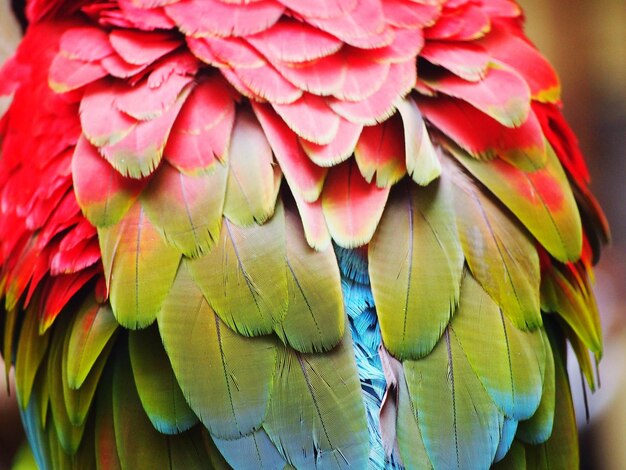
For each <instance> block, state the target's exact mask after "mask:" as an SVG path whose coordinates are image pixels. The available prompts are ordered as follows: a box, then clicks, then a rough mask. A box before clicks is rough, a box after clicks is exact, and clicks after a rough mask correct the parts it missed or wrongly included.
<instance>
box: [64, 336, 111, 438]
mask: <svg viewBox="0 0 626 470" xmlns="http://www.w3.org/2000/svg"><path fill="white" fill-rule="evenodd" d="M73 328H74V325H72V326H70V328H69V330H68V331H71V330H72V329H73ZM70 340H71V336H70V335H69V334H68V333H66V334H65V338H64V341H63V347H62V353H61V378H62V383H61V385H62V390H63V399H64V403H65V409H66V410H67V417H68V419H69V422H70V423H71V424H72V425H73V426H79V427H81V426H85V425H86V420H87V416H88V414H89V409H90V408H91V404H92V402H93V400H94V396H95V393H96V389H97V387H98V385H99V382H100V377H101V376H102V371H103V370H104V367H105V365H106V363H107V359H108V357H109V353H110V352H111V347H112V345H113V342H109V343H107V344H106V345H105V346H104V348H103V350H102V351H101V352H100V354H99V355H98V357H97V359H96V361H95V363H94V364H93V366H92V367H91V370H90V371H89V374H88V375H87V377H86V378H85V380H84V381H83V383H82V384H81V386H80V387H79V388H75V387H72V386H71V385H70V383H69V377H68V376H69V374H68V363H69V360H70V356H69V343H70ZM85 446H86V444H85V443H84V440H83V443H82V445H81V448H84V447H85ZM77 450H78V449H77Z"/></svg>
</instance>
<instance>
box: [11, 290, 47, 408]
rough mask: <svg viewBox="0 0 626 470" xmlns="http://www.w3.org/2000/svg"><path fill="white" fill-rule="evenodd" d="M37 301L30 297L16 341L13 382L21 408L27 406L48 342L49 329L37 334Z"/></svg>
mask: <svg viewBox="0 0 626 470" xmlns="http://www.w3.org/2000/svg"><path fill="white" fill-rule="evenodd" d="M38 303H39V299H38V297H37V298H34V299H32V300H31V302H30V305H29V307H28V308H27V309H26V311H25V312H24V313H23V315H24V322H23V323H22V329H21V331H20V337H19V340H18V342H17V355H16V358H15V384H16V389H17V401H18V403H19V404H20V406H21V407H22V409H25V408H26V407H27V406H28V402H29V400H30V394H31V391H32V389H33V383H34V381H35V375H36V374H37V370H38V369H39V366H40V365H41V363H42V361H43V360H44V357H45V355H46V352H47V350H48V343H49V342H50V333H49V330H46V332H45V333H43V334H39V316H38V314H37V308H36V305H37V304H38Z"/></svg>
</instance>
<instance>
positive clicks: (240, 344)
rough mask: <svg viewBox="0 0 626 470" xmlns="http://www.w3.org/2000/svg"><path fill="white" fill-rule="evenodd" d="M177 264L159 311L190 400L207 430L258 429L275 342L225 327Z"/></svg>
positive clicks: (226, 433)
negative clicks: (241, 333)
mask: <svg viewBox="0 0 626 470" xmlns="http://www.w3.org/2000/svg"><path fill="white" fill-rule="evenodd" d="M186 265H187V263H183V264H182V265H181V267H180V270H179V272H178V275H177V276H176V280H175V281H174V285H173V286H172V290H171V292H170V294H169V296H168V298H167V299H166V300H165V302H164V304H163V309H162V311H161V312H160V313H159V315H158V319H157V321H158V325H159V331H160V333H161V337H162V339H163V344H164V346H165V350H166V351H167V355H168V356H169V358H170V362H171V364H172V368H173V370H174V373H175V375H176V378H177V379H178V383H179V384H180V387H181V389H182V391H183V394H184V395H185V398H186V399H187V401H188V402H189V405H190V406H191V408H192V409H193V410H194V412H195V413H196V415H198V417H199V418H200V420H201V421H202V423H203V424H204V425H205V426H206V427H207V428H208V429H209V431H210V432H211V434H213V435H215V436H218V437H221V438H225V439H234V438H239V437H241V436H244V435H246V434H248V433H250V432H251V431H253V430H255V429H258V428H259V427H260V426H261V423H262V422H263V418H264V417H265V412H266V408H267V402H268V401H269V395H270V390H271V387H272V376H273V372H274V364H275V360H276V346H275V342H274V341H273V340H272V339H271V338H268V337H261V338H246V337H244V336H241V335H239V334H237V333H235V332H234V331H232V330H231V329H229V328H228V327H227V326H226V325H225V324H224V323H223V322H222V321H221V320H220V319H219V317H218V316H217V315H216V314H215V312H214V311H213V310H212V309H211V307H209V305H208V304H207V302H206V300H205V298H204V296H203V295H202V292H201V291H200V289H199V288H198V286H197V285H196V284H195V282H194V281H193V279H192V278H191V276H190V274H189V272H188V270H187V267H186Z"/></svg>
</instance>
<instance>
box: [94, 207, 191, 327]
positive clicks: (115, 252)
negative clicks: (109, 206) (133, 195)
mask: <svg viewBox="0 0 626 470" xmlns="http://www.w3.org/2000/svg"><path fill="white" fill-rule="evenodd" d="M98 238H99V241H100V250H101V252H102V263H103V265H104V272H105V276H106V280H107V284H108V286H109V289H110V300H111V307H112V309H113V314H114V315H115V318H116V319H117V321H118V322H119V323H120V324H121V325H122V326H124V327H125V328H130V329H136V328H143V327H146V326H148V325H149V324H150V323H152V322H153V321H154V319H155V317H156V313H157V312H158V311H159V309H160V307H161V303H162V302H163V299H164V298H165V296H166V295H167V292H168V291H169V289H170V287H171V285H172V281H173V280H174V276H175V275H176V270H177V268H178V264H179V262H180V256H181V255H180V253H179V251H178V250H177V249H176V248H174V247H173V246H170V245H168V244H167V243H166V242H165V241H164V240H163V239H162V238H161V235H159V233H158V232H157V230H156V228H155V227H154V226H153V225H152V224H151V223H150V221H149V219H148V218H147V217H146V215H145V213H144V210H143V209H142V208H141V205H140V204H139V203H136V204H135V205H134V206H133V207H132V208H131V209H130V210H129V211H128V213H127V214H126V215H125V216H124V218H123V219H122V220H121V221H120V222H119V223H118V224H116V225H113V226H111V227H107V228H98Z"/></svg>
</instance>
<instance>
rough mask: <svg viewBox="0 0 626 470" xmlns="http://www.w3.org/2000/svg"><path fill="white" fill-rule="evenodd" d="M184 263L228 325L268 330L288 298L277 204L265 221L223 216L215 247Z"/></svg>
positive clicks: (241, 329) (256, 331)
mask: <svg viewBox="0 0 626 470" xmlns="http://www.w3.org/2000/svg"><path fill="white" fill-rule="evenodd" d="M188 266H189V270H190V272H191V275H192V276H193V278H194V279H195V281H196V282H197V283H198V285H199V286H200V289H202V292H203V293H204V296H205V297H206V299H207V301H208V302H209V304H210V305H211V307H213V309H214V310H215V312H216V313H217V314H218V315H219V316H220V318H221V319H222V320H223V321H224V323H226V324H227V325H228V326H229V327H230V328H232V329H233V330H235V331H237V332H238V333H241V334H243V335H246V336H254V335H258V334H267V333H270V332H271V331H272V329H273V327H274V323H278V322H280V321H281V320H282V319H283V317H284V315H285V312H286V308H287V300H288V291H287V275H286V274H287V267H286V262H285V217H284V211H283V209H282V205H281V204H279V205H277V207H276V212H275V214H274V216H273V217H272V218H271V219H270V220H269V221H268V222H266V223H265V224H264V225H253V226H251V227H246V228H241V227H238V226H236V225H235V224H233V223H232V222H229V221H228V220H226V219H224V225H223V227H222V231H221V234H220V239H219V241H218V242H217V245H216V246H215V248H213V250H211V252H210V253H208V254H206V255H204V256H202V257H200V258H196V259H193V260H190V261H189V262H188Z"/></svg>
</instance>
